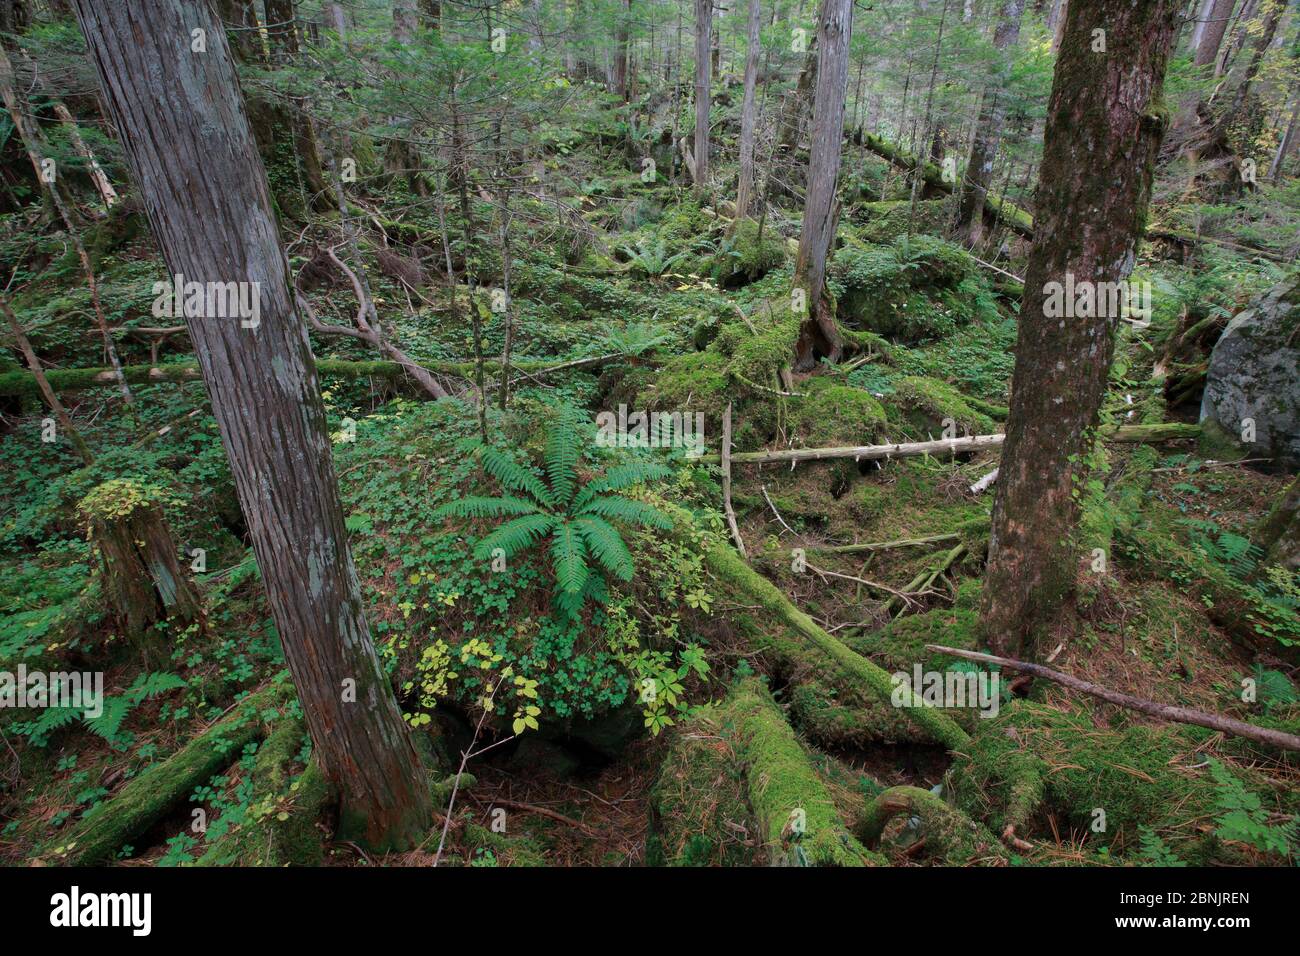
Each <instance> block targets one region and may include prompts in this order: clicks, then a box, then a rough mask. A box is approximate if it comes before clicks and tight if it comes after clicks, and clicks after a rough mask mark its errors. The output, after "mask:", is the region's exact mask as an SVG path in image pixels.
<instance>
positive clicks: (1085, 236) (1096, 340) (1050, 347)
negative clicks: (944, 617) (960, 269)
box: [982, 0, 1181, 653]
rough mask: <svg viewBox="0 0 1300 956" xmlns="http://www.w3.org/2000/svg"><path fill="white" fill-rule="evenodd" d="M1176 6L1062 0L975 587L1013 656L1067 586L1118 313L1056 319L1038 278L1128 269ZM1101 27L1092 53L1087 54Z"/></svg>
mask: <svg viewBox="0 0 1300 956" xmlns="http://www.w3.org/2000/svg"><path fill="white" fill-rule="evenodd" d="M1180 7H1181V4H1179V3H1176V2H1174V0H1153V2H1150V3H1141V4H1133V3H1131V2H1130V0H1094V2H1089V3H1072V4H1070V5H1069V9H1068V13H1067V20H1066V25H1065V32H1064V34H1063V41H1062V45H1061V53H1060V56H1059V58H1058V59H1057V62H1056V74H1055V77H1054V80H1053V84H1052V96H1051V100H1050V102H1049V106H1048V121H1047V128H1046V132H1045V134H1044V148H1043V160H1042V166H1041V173H1040V175H1039V185H1038V191H1037V194H1036V197H1035V204H1034V210H1035V213H1036V219H1035V226H1036V228H1035V230H1034V235H1035V241H1034V246H1033V249H1032V251H1031V252H1030V256H1029V265H1028V269H1027V270H1026V273H1025V293H1024V299H1023V301H1022V304H1021V307H1020V321H1019V333H1018V338H1017V344H1016V366H1015V372H1014V374H1013V377H1012V391H1011V408H1010V415H1009V416H1008V421H1007V437H1006V442H1005V444H1004V446H1003V450H1002V462H1001V466H1000V467H1001V471H1000V473H999V479H998V486H997V487H998V491H997V497H996V499H995V504H994V508H993V530H992V535H991V540H990V546H989V566H988V572H987V574H986V577H985V586H984V602H983V607H982V623H983V626H984V629H985V633H986V635H987V639H988V640H989V642H990V644H991V645H992V646H993V647H994V649H995V650H997V651H999V652H1001V651H1006V650H1011V651H1014V652H1016V653H1019V651H1020V650H1021V648H1022V647H1023V646H1024V645H1025V644H1026V642H1027V641H1032V639H1033V637H1034V636H1035V635H1037V634H1039V633H1041V632H1042V631H1043V630H1044V629H1045V628H1046V626H1047V625H1048V624H1050V622H1051V621H1052V620H1053V619H1054V618H1055V616H1056V614H1057V613H1058V612H1059V609H1060V606H1061V603H1062V601H1064V600H1065V599H1066V598H1067V597H1068V595H1069V593H1070V592H1071V591H1072V588H1073V584H1074V580H1075V575H1076V562H1075V555H1074V552H1073V549H1072V547H1071V542H1070V537H1071V535H1072V533H1073V531H1074V528H1075V524H1076V521H1077V517H1078V505H1077V503H1076V500H1075V497H1074V496H1075V493H1076V491H1077V489H1078V487H1079V483H1080V482H1081V481H1082V479H1083V478H1084V477H1085V475H1086V460H1087V457H1088V454H1089V451H1090V449H1091V447H1092V441H1093V437H1094V436H1093V434H1092V433H1093V431H1094V430H1095V428H1096V426H1097V423H1098V414H1099V410H1100V408H1101V402H1102V397H1103V395H1104V393H1105V390H1106V383H1107V377H1108V374H1109V371H1110V363H1111V359H1112V357H1113V352H1114V344H1115V331H1116V327H1117V326H1118V324H1119V319H1120V317H1119V316H1118V315H1110V314H1104V315H1101V316H1098V317H1095V318H1082V317H1081V318H1061V317H1059V316H1056V314H1055V310H1049V308H1048V303H1049V297H1050V293H1051V291H1052V290H1050V289H1049V288H1048V285H1049V283H1064V282H1065V281H1066V275H1067V274H1073V275H1074V276H1075V277H1077V280H1081V281H1086V282H1090V283H1100V282H1119V281H1123V280H1124V279H1126V278H1127V276H1128V274H1129V273H1130V272H1131V271H1132V268H1133V262H1134V257H1135V253H1136V248H1137V242H1138V239H1139V238H1140V237H1141V235H1142V232H1143V225H1144V222H1145V219H1146V209H1147V203H1148V201H1149V199H1150V194H1151V182H1152V175H1153V170H1154V164H1155V157H1156V152H1157V150H1158V149H1159V145H1160V139H1161V137H1162V135H1163V133H1164V125H1165V122H1164V119H1163V117H1162V115H1161V114H1160V113H1159V112H1158V107H1159V104H1160V102H1161V92H1162V87H1163V83H1164V74H1165V67H1166V64H1167V61H1168V57H1169V51H1170V48H1171V46H1172V43H1173V36H1174V30H1175V27H1176V25H1177V20H1178V14H1179V10H1180ZM1099 29H1100V30H1105V37H1106V52H1104V53H1100V52H1094V51H1093V43H1094V36H1095V34H1094V32H1093V31H1094V30H1099ZM1084 311H1098V312H1103V313H1108V312H1110V311H1118V310H1108V309H1104V308H1103V309H1096V310H1084Z"/></svg>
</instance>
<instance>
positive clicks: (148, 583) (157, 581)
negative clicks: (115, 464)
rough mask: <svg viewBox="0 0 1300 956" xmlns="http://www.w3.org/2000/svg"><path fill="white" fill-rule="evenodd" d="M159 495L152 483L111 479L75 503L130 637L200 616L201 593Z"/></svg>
mask: <svg viewBox="0 0 1300 956" xmlns="http://www.w3.org/2000/svg"><path fill="white" fill-rule="evenodd" d="M164 497H165V493H164V492H163V491H162V490H161V489H159V488H157V487H154V486H150V485H144V484H141V483H139V482H136V481H130V480H125V479H115V480H112V481H106V482H104V483H103V484H101V485H98V486H96V487H95V488H94V490H92V491H91V492H90V494H88V495H86V497H85V498H83V499H82V501H81V504H80V505H79V506H78V510H79V511H80V512H81V515H82V516H83V517H84V518H85V519H86V522H87V526H88V531H89V538H90V541H91V544H92V545H94V547H95V549H96V550H97V551H98V552H99V559H100V568H101V571H102V575H103V587H104V594H105V596H106V597H107V598H108V602H109V604H110V605H111V606H112V609H113V612H114V613H115V614H116V616H117V618H118V619H119V621H121V623H122V626H123V627H124V628H125V629H126V633H127V635H128V636H129V637H131V638H133V639H135V638H139V637H140V636H141V635H143V634H144V632H145V631H146V630H147V629H148V628H149V627H150V626H152V625H153V624H155V623H157V622H159V621H162V620H166V619H168V618H173V619H177V620H179V621H182V622H184V623H189V622H191V621H195V620H198V619H199V618H200V617H201V615H202V610H203V604H202V598H201V596H200V595H199V592H198V589H197V588H196V587H195V585H194V582H193V581H192V580H191V579H190V576H189V574H188V573H187V572H186V570H185V569H184V568H183V567H182V565H181V562H180V560H179V558H178V556H177V555H178V550H177V547H176V543H175V541H174V540H173V539H172V536H171V532H170V531H169V530H168V528H167V523H166V521H165V520H164V518H163V512H162V502H163V500H164Z"/></svg>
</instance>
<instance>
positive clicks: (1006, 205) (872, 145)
mask: <svg viewBox="0 0 1300 956" xmlns="http://www.w3.org/2000/svg"><path fill="white" fill-rule="evenodd" d="M862 142H863V145H865V146H866V147H867V149H869V150H871V151H872V152H873V153H875V154H876V155H877V156H879V157H881V158H882V159H887V160H889V162H891V163H893V164H894V165H895V166H898V167H899V168H900V169H905V170H907V171H908V172H911V171H912V170H913V169H915V168H916V165H917V162H916V158H915V157H914V156H912V155H911V154H910V153H908V152H906V151H905V150H902V149H900V148H898V147H897V146H894V145H893V144H892V143H889V142H887V141H886V140H884V139H882V138H881V137H879V136H876V135H874V134H872V133H866V134H864V135H863V137H862ZM921 178H922V180H923V181H924V182H925V184H926V185H927V186H929V187H931V188H932V189H937V190H938V191H939V192H942V193H948V194H949V195H951V194H952V191H953V184H952V183H950V182H948V181H947V180H945V179H944V176H943V170H942V169H940V168H939V167H938V166H936V165H935V164H934V163H925V164H923V165H922V167H921ZM984 211H985V213H986V214H987V215H988V216H989V217H990V218H992V219H994V220H996V221H999V222H1002V223H1003V224H1004V225H1006V226H1007V228H1009V229H1011V230H1012V231H1013V232H1015V233H1017V234H1018V235H1020V236H1023V237H1024V238H1026V239H1032V238H1033V237H1034V217H1033V216H1031V215H1030V214H1029V213H1027V212H1025V211H1024V210H1023V209H1021V208H1020V207H1019V206H1017V205H1016V204H1015V203H1012V202H1010V201H1009V200H1007V199H1005V198H1003V197H1002V196H999V195H998V194H997V193H994V192H988V193H987V194H986V195H985V197H984Z"/></svg>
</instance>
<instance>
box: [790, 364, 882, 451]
mask: <svg viewBox="0 0 1300 956" xmlns="http://www.w3.org/2000/svg"><path fill="white" fill-rule="evenodd" d="M800 389H801V391H802V392H803V394H804V396H805V397H803V398H801V399H795V400H793V401H792V402H791V408H790V421H789V424H790V427H791V429H792V430H793V431H794V433H795V434H797V435H798V436H799V437H800V438H801V439H802V440H803V441H804V443H805V444H807V445H810V446H813V447H818V446H826V445H870V444H873V443H874V442H875V441H876V439H877V438H878V437H879V436H880V434H881V431H882V429H883V428H884V425H885V410H884V408H883V407H882V406H881V404H880V402H879V401H878V400H877V399H876V398H875V396H873V395H872V394H871V393H870V392H868V391H866V390H865V389H861V388H853V387H852V386H850V385H840V384H837V383H836V382H835V381H834V380H832V379H828V378H824V377H815V378H810V379H808V380H807V381H806V382H804V383H802V384H801V385H800Z"/></svg>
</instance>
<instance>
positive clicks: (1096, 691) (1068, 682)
mask: <svg viewBox="0 0 1300 956" xmlns="http://www.w3.org/2000/svg"><path fill="white" fill-rule="evenodd" d="M925 646H926V649H927V650H931V651H938V652H939V653H941V654H951V655H952V656H953V657H961V658H965V659H966V660H969V661H977V662H979V663H981V664H999V665H1001V666H1002V667H1008V668H1012V669H1014V670H1018V671H1022V672H1024V673H1026V674H1032V675H1033V676H1035V677H1041V678H1043V679H1044V680H1050V681H1052V682H1053V683H1056V684H1060V685H1061V686H1063V687H1069V688H1070V689H1071V690H1077V691H1079V692H1080V693H1082V694H1088V695H1090V696H1092V697H1097V698H1100V699H1101V700H1104V701H1106V702H1107V703H1110V704H1115V705H1116V706H1118V707H1127V708H1128V709H1129V710H1136V711H1140V712H1141V713H1144V714H1150V715H1151V716H1152V717H1158V718H1159V719H1160V720H1167V721H1172V722H1173V723H1179V724H1194V725H1195V726H1197V727H1207V728H1209V729H1210V730H1217V731H1219V732H1220V733H1224V734H1232V735H1233V736H1236V737H1245V738H1246V739H1247V740H1254V741H1256V742H1258V743H1262V744H1268V745H1270V746H1273V747H1278V748H1280V749H1282V750H1294V751H1300V736H1296V735H1295V734H1288V733H1286V732H1284V731H1281V730H1271V729H1269V728H1267V727H1256V726H1255V725H1254V724H1248V723H1246V722H1245V721H1241V720H1234V719H1232V718H1231V717H1222V716H1220V715H1218V714H1209V713H1206V712H1205V711H1203V710H1193V709H1192V708H1190V707H1177V706H1174V705H1172V704H1160V703H1157V702H1156V701H1154V700H1147V699H1146V698H1143V697H1134V696H1133V695H1132V694H1124V693H1121V692H1120V691H1117V690H1110V689H1109V688H1106V687H1102V686H1101V685H1100V684H1094V683H1092V682H1091V681H1086V680H1080V679H1079V678H1077V677H1071V676H1070V675H1069V674H1062V673H1061V672H1060V671H1054V670H1052V669H1051V668H1050V667H1044V666H1043V665H1041V664H1031V663H1029V662H1027V661H1018V660H1014V659H1012V658H1009V657H997V656H995V655H993V654H981V653H979V652H978V651H967V650H962V649H961V648H957V647H944V646H942V645H940V644H927V645H925Z"/></svg>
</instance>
